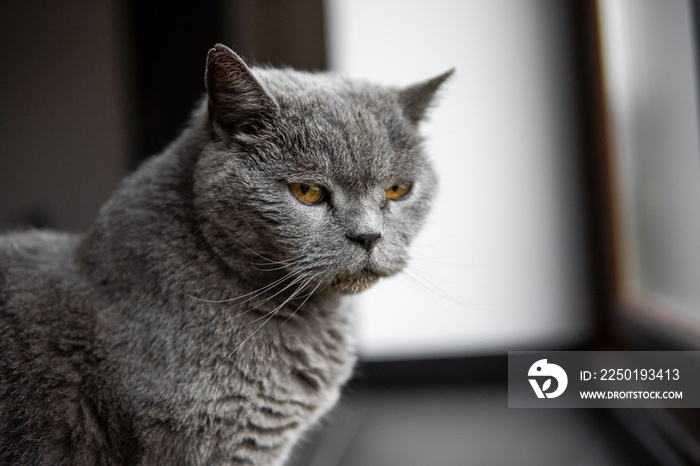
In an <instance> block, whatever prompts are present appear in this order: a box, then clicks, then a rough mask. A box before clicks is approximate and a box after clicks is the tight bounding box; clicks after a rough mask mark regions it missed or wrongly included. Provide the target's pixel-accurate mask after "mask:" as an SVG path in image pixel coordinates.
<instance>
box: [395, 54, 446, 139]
mask: <svg viewBox="0 0 700 466" xmlns="http://www.w3.org/2000/svg"><path fill="white" fill-rule="evenodd" d="M454 71H455V70H454V68H453V69H451V70H450V71H448V72H447V73H443V74H441V75H440V76H436V77H434V78H432V79H429V80H427V81H424V82H420V83H418V84H414V85H412V86H409V87H406V88H404V89H401V90H400V91H399V102H400V103H401V106H402V107H403V112H404V115H406V118H408V120H409V121H410V122H411V123H413V124H414V125H417V124H418V122H419V121H421V120H422V119H423V117H424V116H425V111H426V110H427V109H428V107H429V106H430V103H431V102H432V100H433V97H435V93H436V92H437V90H438V88H439V87H440V86H441V85H442V83H444V82H445V81H446V80H447V78H449V77H450V76H452V73H454Z"/></svg>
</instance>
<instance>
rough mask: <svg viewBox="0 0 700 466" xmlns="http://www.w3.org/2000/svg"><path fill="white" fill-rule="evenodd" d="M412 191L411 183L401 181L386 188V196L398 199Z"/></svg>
mask: <svg viewBox="0 0 700 466" xmlns="http://www.w3.org/2000/svg"><path fill="white" fill-rule="evenodd" d="M410 191H411V183H399V184H395V185H394V186H392V187H391V188H389V189H387V190H386V198H387V199H392V200H398V199H402V198H404V197H406V195H407V194H408V193H409V192H410Z"/></svg>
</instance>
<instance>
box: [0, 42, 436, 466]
mask: <svg viewBox="0 0 700 466" xmlns="http://www.w3.org/2000/svg"><path fill="white" fill-rule="evenodd" d="M448 76H449V73H447V74H445V75H442V76H440V77H438V78H436V79H434V80H431V81H428V82H427V83H425V84H423V85H416V86H412V87H410V88H408V89H407V90H404V91H400V90H391V89H387V88H383V87H379V86H374V85H370V84H367V83H361V82H354V81H349V80H346V79H343V78H340V77H337V76H335V75H333V74H329V73H322V74H309V73H302V72H296V71H292V70H277V69H253V70H250V69H249V68H247V67H246V65H245V64H244V63H243V62H242V61H241V60H240V59H239V58H238V57H237V56H236V55H235V54H234V53H233V52H231V51H230V50H229V49H227V48H226V47H223V46H221V45H219V46H216V47H215V48H214V49H212V50H211V51H210V53H209V58H208V67H207V79H206V82H207V86H208V98H206V99H205V100H204V101H203V102H202V103H201V105H200V106H199V107H198V109H197V110H196V111H195V113H194V115H193V118H192V121H191V124H190V125H189V127H188V128H187V129H186V130H185V132H184V133H183V134H182V135H181V136H180V137H179V138H178V139H177V140H176V141H175V142H174V143H172V144H171V145H170V146H169V147H168V148H167V149H166V150H165V151H164V153H163V154H161V155H159V156H157V157H154V158H153V159H151V160H150V161H148V162H147V163H145V164H144V165H143V166H142V167H141V168H140V169H139V170H138V171H137V172H135V173H134V174H133V175H131V176H130V177H129V178H127V179H126V180H125V181H124V182H123V184H122V185H121V187H120V188H119V190H118V191H117V192H116V193H115V194H114V196H113V197H112V198H111V199H110V200H109V201H108V202H107V203H106V204H105V206H104V207H103V208H102V210H101V211H100V213H99V216H98V218H97V219H96V221H95V223H94V225H93V227H92V228H91V229H90V230H89V231H88V232H87V233H85V234H82V235H67V234H59V233H50V232H37V231H34V232H23V233H14V234H8V235H5V236H0V354H1V355H2V356H1V357H0V464H37V465H62V464H65V465H87V464H101V465H116V464H143V465H154V464H168V465H178V464H183V465H184V464H188V465H189V464H192V465H204V464H254V465H279V464H282V463H283V462H284V460H285V458H286V457H287V456H288V453H289V451H290V449H291V447H292V445H293V444H294V441H295V440H296V439H297V438H298V437H299V436H300V434H301V433H302V432H303V431H304V430H305V429H306V428H307V427H308V426H309V425H310V424H312V423H313V422H314V421H315V420H317V419H318V418H319V417H320V416H321V415H322V414H323V413H324V412H325V411H326V410H328V409H329V408H330V407H331V406H332V405H333V404H334V403H335V401H336V399H337V398H338V396H339V389H340V387H341V386H342V384H343V383H344V382H345V381H346V380H347V379H348V377H349V376H350V373H351V368H352V366H353V363H354V360H355V356H354V350H353V341H352V338H351V330H350V320H351V319H350V316H349V315H348V314H347V312H346V311H345V310H344V308H343V307H342V306H341V305H340V297H341V295H343V294H347V293H354V292H358V291H361V290H363V289H365V288H367V287H368V286H370V285H371V284H373V283H374V282H376V281H377V279H379V278H380V277H384V276H389V275H392V274H395V273H397V272H399V271H400V270H401V269H402V268H403V267H404V265H405V263H406V260H407V247H408V244H409V242H410V240H411V238H412V237H413V236H414V235H415V233H416V232H417V230H418V228H419V226H420V224H421V223H422V221H423V219H424V217H425V215H426V213H427V211H428V207H429V205H430V201H431V198H432V197H433V194H434V192H435V184H436V180H435V176H434V174H433V170H432V169H431V167H430V164H429V163H428V160H427V159H426V157H425V155H424V154H423V152H422V149H421V141H420V138H419V137H418V135H417V133H416V131H415V125H416V123H417V122H418V120H420V118H421V117H422V114H423V111H424V110H425V108H426V107H427V105H428V103H429V102H430V100H431V98H432V97H433V94H434V93H435V91H436V89H437V88H438V86H439V85H440V83H442V81H444V80H445V79H446V78H447V77H448ZM409 181H410V182H413V188H412V191H411V193H410V195H409V196H407V198H405V199H402V200H398V201H389V200H387V199H385V195H384V190H385V189H387V188H388V187H390V186H392V185H394V184H396V183H400V182H409ZM290 182H305V183H316V184H320V185H323V186H325V187H326V188H328V190H329V192H330V197H329V199H328V201H327V202H323V203H321V204H318V205H306V204H303V203H302V202H300V201H299V200H297V199H296V198H295V197H294V195H293V194H292V192H291V191H290V189H289V186H288V183H290ZM358 235H381V237H380V238H379V241H378V242H377V243H376V245H374V247H373V248H371V247H370V248H368V249H369V250H365V249H364V248H363V247H361V245H360V244H358V243H357V241H353V240H352V239H351V238H353V237H357V236H358Z"/></svg>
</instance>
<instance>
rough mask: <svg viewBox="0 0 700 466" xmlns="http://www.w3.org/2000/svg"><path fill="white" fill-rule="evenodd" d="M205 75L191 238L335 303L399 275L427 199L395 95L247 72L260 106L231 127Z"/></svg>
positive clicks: (413, 140)
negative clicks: (206, 116) (206, 135)
mask: <svg viewBox="0 0 700 466" xmlns="http://www.w3.org/2000/svg"><path fill="white" fill-rule="evenodd" d="M231 53H232V52H231ZM236 58H237V57H236ZM241 63H242V62H241ZM234 64H235V62H234ZM211 68H212V65H211V58H210V69H209V70H208V73H210V75H209V81H208V84H209V87H210V89H209V94H210V102H209V105H210V108H209V111H210V112H211V114H212V115H211V116H212V118H211V124H212V133H213V134H214V135H215V136H214V138H213V141H212V142H211V144H210V145H209V147H208V149H207V150H206V151H205V153H204V154H203V155H202V157H201V158H200V161H199V163H198V166H197V173H196V174H195V193H196V196H197V199H196V204H197V206H198V209H199V214H200V216H201V218H202V231H203V232H204V233H205V237H207V240H208V241H209V242H210V243H211V244H212V246H213V247H214V248H215V249H216V251H217V252H218V253H219V254H220V255H221V256H222V258H223V259H224V260H225V261H231V260H240V256H241V254H242V253H243V255H244V256H246V257H247V260H248V261H249V262H250V263H251V264H252V265H253V267H255V269H256V270H261V271H265V270H268V271H270V272H273V271H275V272H277V273H278V274H279V273H289V274H290V277H289V279H291V280H294V279H297V280H299V282H300V283H301V282H304V283H308V286H309V287H314V288H315V287H318V289H320V288H325V287H329V288H331V289H334V290H336V291H339V292H342V293H354V292H358V291H361V290H363V289H365V288H367V287H368V286H370V285H372V284H373V283H374V282H376V281H377V280H378V279H379V278H380V277H385V276H389V275H393V274H395V273H397V272H399V271H400V270H401V269H402V268H403V267H404V266H405V264H406V261H407V259H408V251H407V248H408V245H409V243H410V241H411V239H412V238H413V237H414V236H415V234H416V233H417V231H418V229H419V227H420V225H421V224H422V222H423V220H424V218H425V216H426V214H427V212H428V208H429V206H430V203H431V201H432V200H433V198H434V196H435V194H436V177H435V174H434V172H433V169H432V168H431V166H430V164H429V162H428V160H427V159H426V157H425V155H424V154H423V152H422V150H421V146H420V139H419V138H418V136H417V134H416V124H417V119H416V118H413V117H412V115H410V113H407V110H406V103H405V102H402V98H403V99H404V100H405V96H404V97H402V96H401V93H400V92H399V91H393V90H388V89H384V88H379V87H376V86H370V85H367V84H358V83H353V82H350V81H346V80H342V79H340V78H337V77H333V76H328V75H309V74H303V73H297V72H292V71H280V70H257V71H256V72H255V76H256V78H257V82H254V84H255V85H256V86H260V84H258V83H261V84H262V86H261V87H260V90H262V89H264V91H262V92H264V93H265V95H266V96H267V98H268V99H269V101H268V100H265V98H263V100H264V101H263V106H262V107H261V108H259V109H257V110H252V109H250V108H249V107H250V105H248V107H246V108H245V109H240V108H239V109H238V110H237V111H238V114H237V116H235V117H234V116H232V113H229V114H225V113H224V112H226V111H228V110H229V107H230V105H231V100H225V99H221V98H220V96H219V98H217V95H216V94H214V93H215V92H217V90H216V89H211V88H212V87H216V85H217V83H214V84H212V78H211V73H213V72H216V70H212V69H211ZM237 79H239V80H240V79H241V78H240V76H239V77H238V78H237ZM443 79H444V78H443ZM249 84H250V83H249ZM436 87H437V86H434V88H436ZM426 92H428V91H426ZM429 92H430V95H431V96H432V93H433V92H434V89H432V91H429ZM237 93H238V95H241V92H240V91H239V92H237ZM229 94H231V90H230V89H229V90H227V94H226V95H227V96H228V95H229ZM212 95H214V96H213V97H212ZM250 101H251V99H248V103H249V102H250ZM426 104H427V102H426ZM225 105H228V106H229V107H226V108H224V109H222V107H223V106H225ZM423 108H424V107H423Z"/></svg>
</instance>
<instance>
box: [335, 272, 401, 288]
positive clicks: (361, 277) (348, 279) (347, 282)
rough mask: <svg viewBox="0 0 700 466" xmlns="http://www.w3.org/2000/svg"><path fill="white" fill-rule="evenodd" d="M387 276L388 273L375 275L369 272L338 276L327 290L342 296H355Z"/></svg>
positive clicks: (375, 273)
mask: <svg viewBox="0 0 700 466" xmlns="http://www.w3.org/2000/svg"><path fill="white" fill-rule="evenodd" d="M388 275H389V274H388V273H377V272H374V271H371V270H362V271H361V272H359V273H354V274H348V275H340V276H338V277H336V278H335V279H334V280H333V281H332V282H331V284H330V286H329V289H331V290H333V291H336V292H338V293H342V294H356V293H359V292H361V291H364V290H366V289H367V288H369V287H370V286H372V285H374V284H375V283H377V281H379V279H380V278H381V277H385V276H388Z"/></svg>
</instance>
